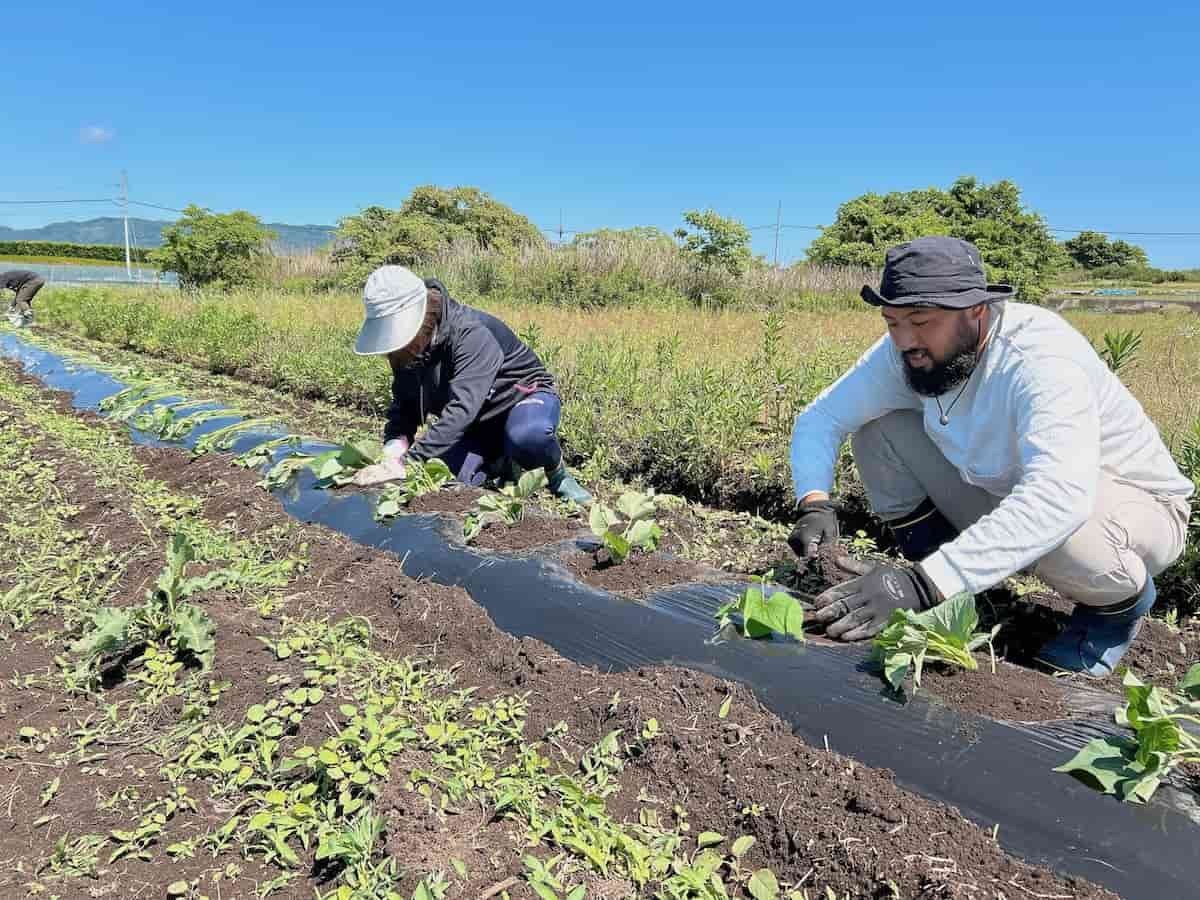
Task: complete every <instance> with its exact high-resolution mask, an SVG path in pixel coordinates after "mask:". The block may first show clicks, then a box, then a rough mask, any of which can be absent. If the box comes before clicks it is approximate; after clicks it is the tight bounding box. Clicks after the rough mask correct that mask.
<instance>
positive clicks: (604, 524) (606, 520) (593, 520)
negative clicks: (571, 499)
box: [588, 503, 619, 538]
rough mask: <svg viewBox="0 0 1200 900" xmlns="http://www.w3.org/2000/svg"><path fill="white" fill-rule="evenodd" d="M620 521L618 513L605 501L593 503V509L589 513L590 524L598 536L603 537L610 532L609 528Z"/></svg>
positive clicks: (593, 532)
mask: <svg viewBox="0 0 1200 900" xmlns="http://www.w3.org/2000/svg"><path fill="white" fill-rule="evenodd" d="M618 521H619V519H618V518H617V514H616V513H614V512H613V511H612V510H611V509H609V508H608V507H607V506H605V505H604V504H603V503H593V504H592V510H591V512H590V513H589V514H588V525H589V527H590V528H591V529H592V534H594V535H596V537H598V538H603V537H604V535H606V534H608V530H609V528H611V527H612V526H613V525H616V524H617V522H618Z"/></svg>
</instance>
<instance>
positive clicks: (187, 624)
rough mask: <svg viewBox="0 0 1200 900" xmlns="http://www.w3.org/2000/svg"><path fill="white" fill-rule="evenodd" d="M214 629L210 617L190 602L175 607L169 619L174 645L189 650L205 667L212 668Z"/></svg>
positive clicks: (214, 643) (214, 645) (214, 644)
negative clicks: (172, 615)
mask: <svg viewBox="0 0 1200 900" xmlns="http://www.w3.org/2000/svg"><path fill="white" fill-rule="evenodd" d="M216 630H217V628H216V626H215V625H214V624H213V621H212V619H210V618H209V617H208V615H207V614H206V613H204V612H202V611H201V610H200V608H199V607H197V606H194V605H192V604H191V603H185V604H183V605H182V606H178V607H176V609H175V615H174V617H173V618H172V619H171V631H172V632H173V633H174V635H175V642H176V646H178V648H179V649H180V650H182V651H190V652H191V653H192V654H193V655H194V656H195V657H196V658H197V659H198V660H200V664H201V666H203V667H204V668H205V669H210V668H212V664H213V652H214V651H215V650H216V642H215V641H214V640H213V634H214V633H215V632H216Z"/></svg>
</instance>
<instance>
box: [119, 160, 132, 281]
mask: <svg viewBox="0 0 1200 900" xmlns="http://www.w3.org/2000/svg"><path fill="white" fill-rule="evenodd" d="M121 218H123V219H124V220H125V277H126V278H128V279H129V280H130V281H133V268H132V266H131V265H130V262H129V178H128V177H127V176H126V174H125V170H124V169H122V170H121Z"/></svg>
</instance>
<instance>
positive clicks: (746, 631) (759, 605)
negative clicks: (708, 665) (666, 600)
mask: <svg viewBox="0 0 1200 900" xmlns="http://www.w3.org/2000/svg"><path fill="white" fill-rule="evenodd" d="M774 574H775V573H774V572H767V573H766V574H765V575H763V576H761V577H759V578H755V579H754V580H755V581H757V582H758V586H757V587H751V588H747V589H746V591H745V592H744V593H743V594H742V595H741V596H740V597H738V598H737V599H736V600H730V601H729V602H728V603H725V604H723V605H722V606H721V608H720V609H718V610H717V611H716V613H714V614H713V618H715V619H716V620H717V627H718V628H724V627H725V626H726V625H729V624H731V623H732V622H733V618H732V616H731V614H732V613H739V614H740V615H741V617H742V628H741V631H742V636H743V637H748V638H762V637H767V636H769V635H771V634H772V633H775V632H778V633H779V634H786V635H790V636H791V637H794V638H795V639H796V640H798V641H803V640H804V607H802V606H801V605H800V601H799V600H797V599H796V598H795V597H793V596H791V595H790V594H788V593H786V592H785V591H776V592H775V593H773V594H771V596H770V597H767V596H766V586H767V582H768V581H769V580H770V579H771V577H772V576H773V575H774ZM722 718H724V716H722Z"/></svg>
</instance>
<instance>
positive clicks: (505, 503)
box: [463, 469, 547, 543]
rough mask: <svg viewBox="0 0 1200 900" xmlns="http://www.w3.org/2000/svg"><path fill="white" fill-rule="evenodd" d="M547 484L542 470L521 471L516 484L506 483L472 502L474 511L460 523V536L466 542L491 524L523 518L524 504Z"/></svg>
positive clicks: (510, 524)
mask: <svg viewBox="0 0 1200 900" xmlns="http://www.w3.org/2000/svg"><path fill="white" fill-rule="evenodd" d="M546 484H547V478H546V470H545V469H533V470H531V471H529V472H525V473H524V474H523V475H521V477H520V478H519V479H518V480H517V483H516V484H506V485H504V486H503V487H502V488H500V490H499V491H498V492H496V493H487V494H484V495H483V496H482V497H480V498H479V499H478V500H477V501H475V512H473V513H471V514H470V515H468V516H467V517H466V520H465V521H464V522H463V538H464V539H465V540H466V541H467V542H468V543H469V542H471V541H472V540H474V539H475V538H476V537H478V536H479V533H480V532H481V531H483V529H484V528H486V527H487V526H488V525H491V524H493V523H498V524H503V525H508V526H512V525H516V524H518V523H520V521H521V520H522V519H524V518H525V504H526V501H528V500H529V498H530V497H532V496H533V495H534V494H536V493H537V492H538V491H540V490H541V489H542V488H544V487H545V486H546Z"/></svg>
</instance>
